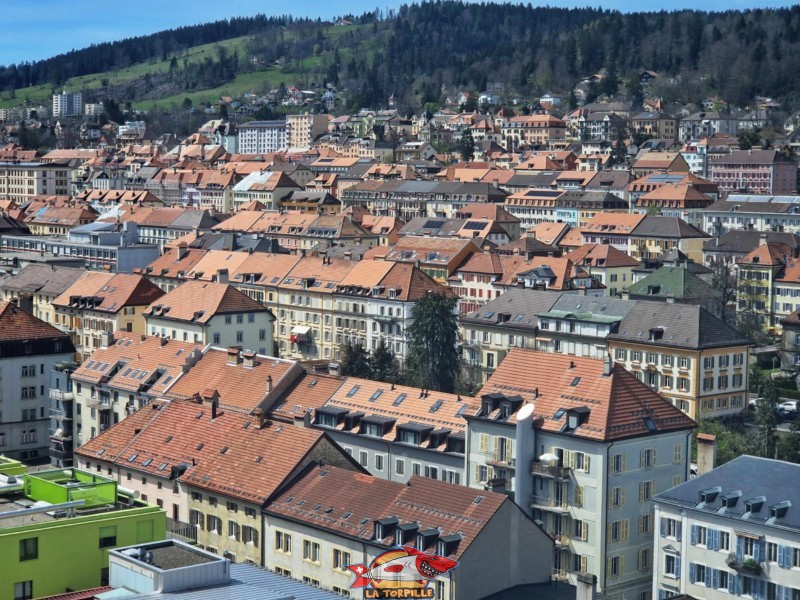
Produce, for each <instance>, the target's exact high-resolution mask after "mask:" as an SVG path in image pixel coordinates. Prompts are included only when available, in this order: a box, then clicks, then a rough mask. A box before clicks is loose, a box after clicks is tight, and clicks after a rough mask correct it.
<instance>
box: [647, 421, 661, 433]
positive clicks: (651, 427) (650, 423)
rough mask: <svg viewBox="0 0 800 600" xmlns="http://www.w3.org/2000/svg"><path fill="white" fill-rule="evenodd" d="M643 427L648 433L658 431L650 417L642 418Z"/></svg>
mask: <svg viewBox="0 0 800 600" xmlns="http://www.w3.org/2000/svg"><path fill="white" fill-rule="evenodd" d="M644 426H645V427H647V431H649V432H650V433H655V432H656V431H658V428H657V427H656V424H655V422H654V421H653V419H652V418H650V417H645V418H644Z"/></svg>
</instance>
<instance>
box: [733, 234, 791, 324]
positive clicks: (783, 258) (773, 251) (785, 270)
mask: <svg viewBox="0 0 800 600" xmlns="http://www.w3.org/2000/svg"><path fill="white" fill-rule="evenodd" d="M767 240H768V237H767V235H766V234H763V233H762V234H761V235H760V238H759V245H758V246H757V247H756V248H754V249H753V250H751V251H750V252H748V253H746V254H745V255H744V256H743V257H742V258H741V259H739V261H738V269H737V272H736V275H737V281H738V294H737V302H738V304H739V306H738V308H739V312H745V313H750V314H754V315H755V316H756V317H757V318H758V320H759V321H760V322H761V324H762V326H763V327H764V329H765V330H772V331H774V330H776V329H778V328H779V327H780V320H781V319H783V318H785V317H787V316H788V315H789V314H790V313H792V312H793V311H794V310H795V308H796V307H795V302H796V297H797V293H798V289H797V288H798V286H797V285H796V284H795V281H793V280H792V279H791V275H793V274H795V273H797V269H798V268H800V265H798V262H797V260H796V259H795V258H794V257H795V255H796V250H795V249H793V248H791V247H789V246H788V245H786V244H784V243H781V242H771V241H767ZM787 276H788V277H787ZM778 280H781V281H780V283H779V282H778Z"/></svg>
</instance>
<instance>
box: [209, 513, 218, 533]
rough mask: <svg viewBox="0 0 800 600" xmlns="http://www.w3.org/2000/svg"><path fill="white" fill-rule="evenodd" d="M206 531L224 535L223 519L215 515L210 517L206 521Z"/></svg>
mask: <svg viewBox="0 0 800 600" xmlns="http://www.w3.org/2000/svg"><path fill="white" fill-rule="evenodd" d="M206 529H208V531H209V532H210V533H217V534H219V533H222V519H220V518H219V517H215V516H214V515H208V517H207V519H206Z"/></svg>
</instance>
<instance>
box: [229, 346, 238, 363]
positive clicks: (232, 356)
mask: <svg viewBox="0 0 800 600" xmlns="http://www.w3.org/2000/svg"><path fill="white" fill-rule="evenodd" d="M228 364H229V365H238V364H239V348H237V347H236V346H231V347H230V348H228Z"/></svg>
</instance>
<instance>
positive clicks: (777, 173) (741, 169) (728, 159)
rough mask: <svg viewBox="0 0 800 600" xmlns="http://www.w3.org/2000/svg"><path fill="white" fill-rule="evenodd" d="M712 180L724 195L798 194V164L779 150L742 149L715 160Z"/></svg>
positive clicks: (712, 161)
mask: <svg viewBox="0 0 800 600" xmlns="http://www.w3.org/2000/svg"><path fill="white" fill-rule="evenodd" d="M709 168H710V171H711V181H713V182H714V183H716V184H717V185H718V186H719V189H720V191H721V192H723V194H724V193H732V192H734V193H735V192H738V193H744V194H778V195H780V194H794V193H795V192H797V164H796V163H794V162H792V161H791V160H789V159H788V158H786V157H785V156H783V155H782V154H781V153H780V152H778V151H777V150H740V151H738V152H731V153H730V154H728V155H727V156H721V157H719V158H715V159H712V160H711V161H710V164H709Z"/></svg>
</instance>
